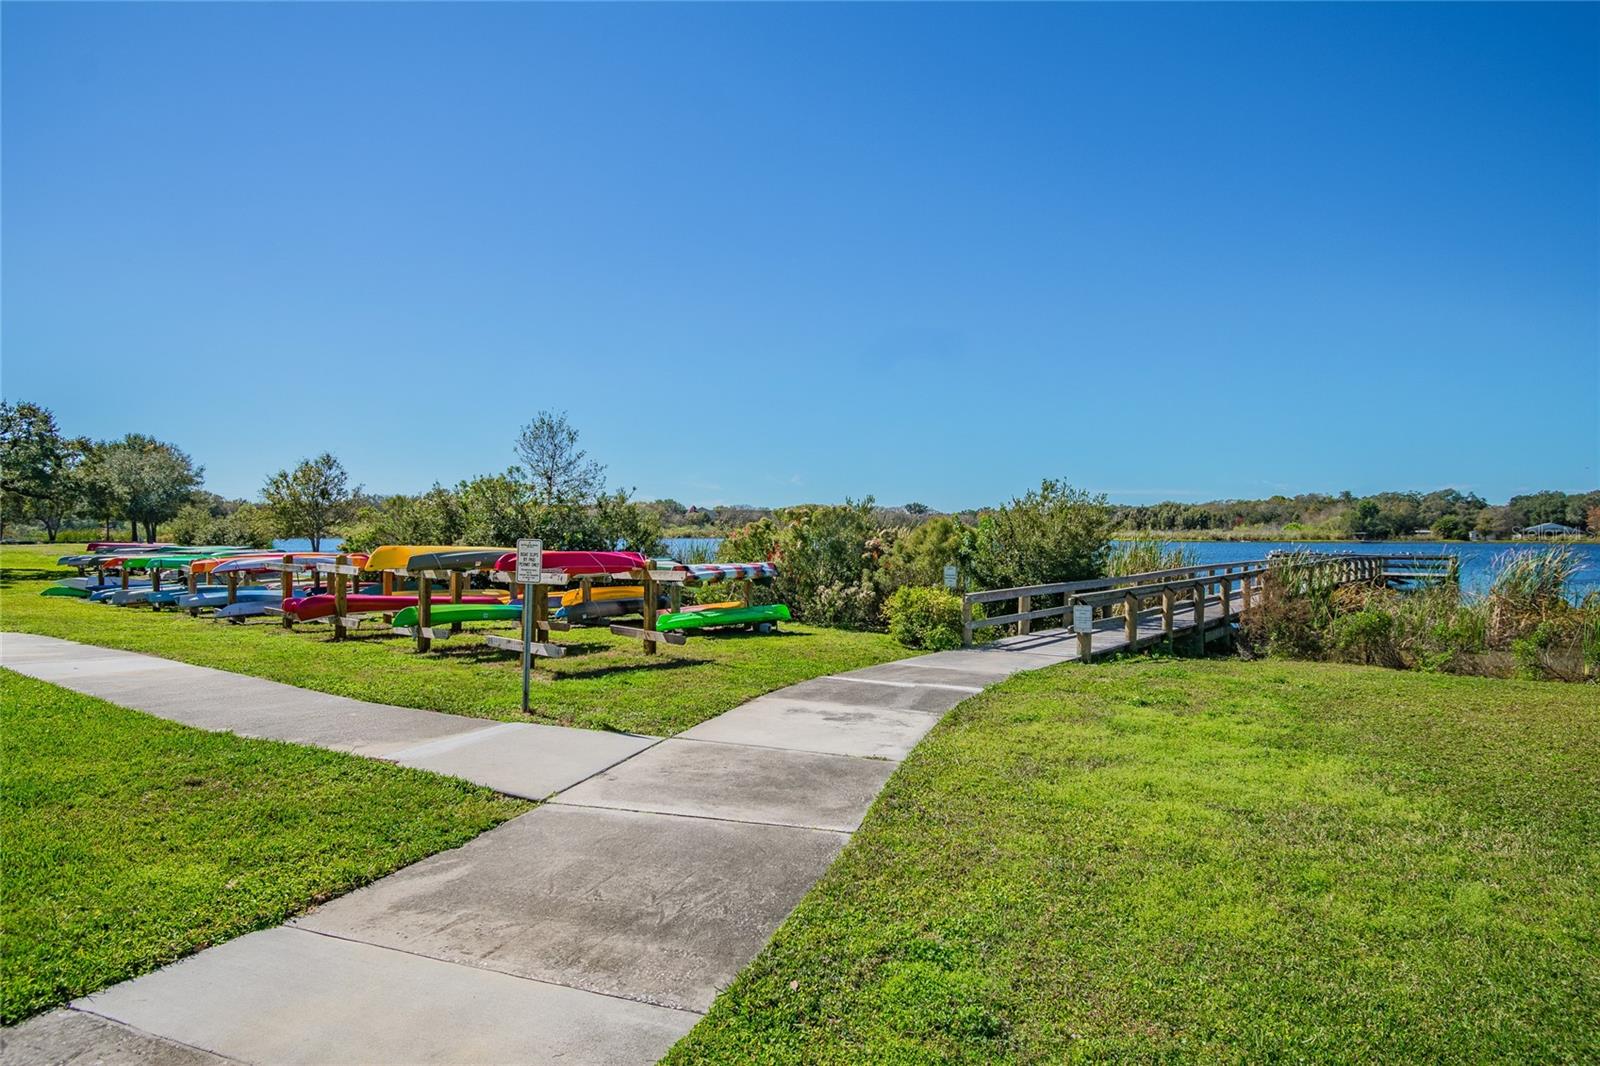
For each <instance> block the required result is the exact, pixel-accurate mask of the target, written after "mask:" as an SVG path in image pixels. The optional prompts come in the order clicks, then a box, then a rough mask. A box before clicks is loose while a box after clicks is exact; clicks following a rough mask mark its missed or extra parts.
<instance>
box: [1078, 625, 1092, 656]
mask: <svg viewBox="0 0 1600 1066" xmlns="http://www.w3.org/2000/svg"><path fill="white" fill-rule="evenodd" d="M1093 656H1094V626H1093V625H1092V624H1091V625H1090V626H1089V628H1088V629H1080V630H1078V660H1079V661H1080V662H1085V663H1087V662H1088V661H1089V660H1090V659H1091V658H1092V657H1093Z"/></svg>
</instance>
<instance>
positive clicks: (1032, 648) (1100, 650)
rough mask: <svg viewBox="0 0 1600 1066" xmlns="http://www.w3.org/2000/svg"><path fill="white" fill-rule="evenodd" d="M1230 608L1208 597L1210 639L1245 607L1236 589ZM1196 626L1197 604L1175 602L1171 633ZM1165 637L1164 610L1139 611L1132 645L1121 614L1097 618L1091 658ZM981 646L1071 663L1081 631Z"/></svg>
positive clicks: (1184, 633)
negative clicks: (1043, 656)
mask: <svg viewBox="0 0 1600 1066" xmlns="http://www.w3.org/2000/svg"><path fill="white" fill-rule="evenodd" d="M1254 593H1255V595H1256V596H1259V595H1260V594H1261V590H1260V589H1256V590H1254ZM1228 606H1229V610H1228V613H1227V614H1226V615H1224V614H1223V612H1222V598H1221V597H1220V596H1211V597H1209V598H1208V599H1207V600H1206V608H1205V628H1206V631H1207V638H1208V639H1209V638H1210V637H1211V636H1212V635H1213V634H1215V633H1220V632H1221V631H1222V630H1223V628H1224V627H1225V626H1226V625H1227V624H1230V623H1233V622H1237V621H1238V620H1239V612H1240V608H1242V607H1243V606H1244V602H1243V597H1242V596H1241V595H1240V592H1239V590H1238V589H1234V590H1233V594H1232V596H1231V597H1230V600H1229V605H1228ZM1194 629H1195V618H1194V603H1193V601H1188V602H1184V603H1180V604H1178V605H1176V606H1175V607H1174V608H1173V610H1172V635H1173V637H1174V638H1188V639H1193V635H1194ZM1164 639H1166V633H1165V631H1164V629H1163V626H1162V620H1161V612H1160V611H1159V610H1146V611H1141V612H1140V613H1139V623H1138V637H1137V639H1136V640H1135V642H1134V643H1133V645H1132V646H1130V645H1129V643H1128V635H1127V622H1126V620H1125V619H1124V618H1122V617H1121V616H1120V615H1118V616H1114V617H1110V618H1097V619H1095V623H1094V635H1093V637H1092V638H1091V639H1090V649H1091V650H1090V652H1089V655H1090V658H1092V659H1099V658H1102V657H1104V656H1107V655H1115V654H1116V653H1117V652H1122V651H1137V650H1139V649H1140V648H1147V647H1149V646H1151V645H1152V644H1159V643H1161V641H1162V640H1164ZM980 647H988V648H994V649H997V650H1002V649H1003V650H1006V651H1017V652H1028V653H1030V654H1035V655H1048V656H1051V657H1052V658H1057V659H1060V660H1061V661H1062V662H1072V661H1075V660H1077V659H1078V658H1079V653H1078V634H1077V632H1076V631H1075V630H1073V629H1071V628H1063V629H1043V630H1035V631H1033V632H1032V633H1019V634H1016V635H1014V636H1009V637H1001V638H1000V639H998V640H994V641H990V642H989V643H988V644H986V645H980Z"/></svg>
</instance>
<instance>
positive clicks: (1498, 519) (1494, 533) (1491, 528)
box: [1473, 507, 1517, 537]
mask: <svg viewBox="0 0 1600 1066" xmlns="http://www.w3.org/2000/svg"><path fill="white" fill-rule="evenodd" d="M1473 528H1474V529H1476V530H1477V531H1478V533H1480V534H1482V535H1483V536H1485V537H1509V536H1511V534H1512V533H1514V532H1515V531H1516V528H1517V516H1516V515H1515V514H1513V513H1512V511H1511V508H1509V507H1485V508H1484V509H1483V510H1481V511H1479V512H1478V520H1477V521H1476V522H1475V523H1474V524H1473Z"/></svg>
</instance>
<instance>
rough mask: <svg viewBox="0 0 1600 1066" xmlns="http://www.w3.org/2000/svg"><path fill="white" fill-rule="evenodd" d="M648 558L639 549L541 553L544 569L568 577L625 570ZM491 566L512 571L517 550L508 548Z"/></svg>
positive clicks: (502, 571) (629, 569) (642, 564)
mask: <svg viewBox="0 0 1600 1066" xmlns="http://www.w3.org/2000/svg"><path fill="white" fill-rule="evenodd" d="M647 562H649V560H648V559H646V558H645V557H644V556H642V555H640V554H639V553H638V552H586V551H551V552H545V553H544V568H545V569H546V570H560V571H561V572H563V573H565V574H566V575H567V576H568V577H580V576H582V575H584V574H626V573H628V572H629V571H632V570H638V569H639V568H641V567H642V566H644V565H645V564H646V563H647ZM494 568H495V569H496V570H498V571H500V572H501V573H508V572H509V573H514V572H516V569H517V553H516V552H507V553H506V554H505V555H502V556H501V557H500V559H499V561H497V562H496V563H495V564H494Z"/></svg>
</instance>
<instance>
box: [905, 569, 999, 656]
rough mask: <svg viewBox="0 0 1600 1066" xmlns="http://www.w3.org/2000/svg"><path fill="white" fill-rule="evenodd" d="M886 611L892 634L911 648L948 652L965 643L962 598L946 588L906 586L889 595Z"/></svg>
mask: <svg viewBox="0 0 1600 1066" xmlns="http://www.w3.org/2000/svg"><path fill="white" fill-rule="evenodd" d="M884 613H885V614H887V615H888V617H889V635H890V636H892V637H894V639H896V640H898V641H899V642H900V643H901V644H904V645H905V646H906V647H908V648H927V649H928V650H929V651H947V650H949V649H950V648H959V647H960V646H961V597H960V596H957V595H955V594H954V593H952V592H948V591H946V590H945V589H943V588H933V587H917V586H911V585H902V586H901V587H900V588H898V589H896V590H895V592H894V595H893V596H890V597H889V602H888V604H887V605H886V606H885V608H884ZM979 617H981V615H980V616H979Z"/></svg>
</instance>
